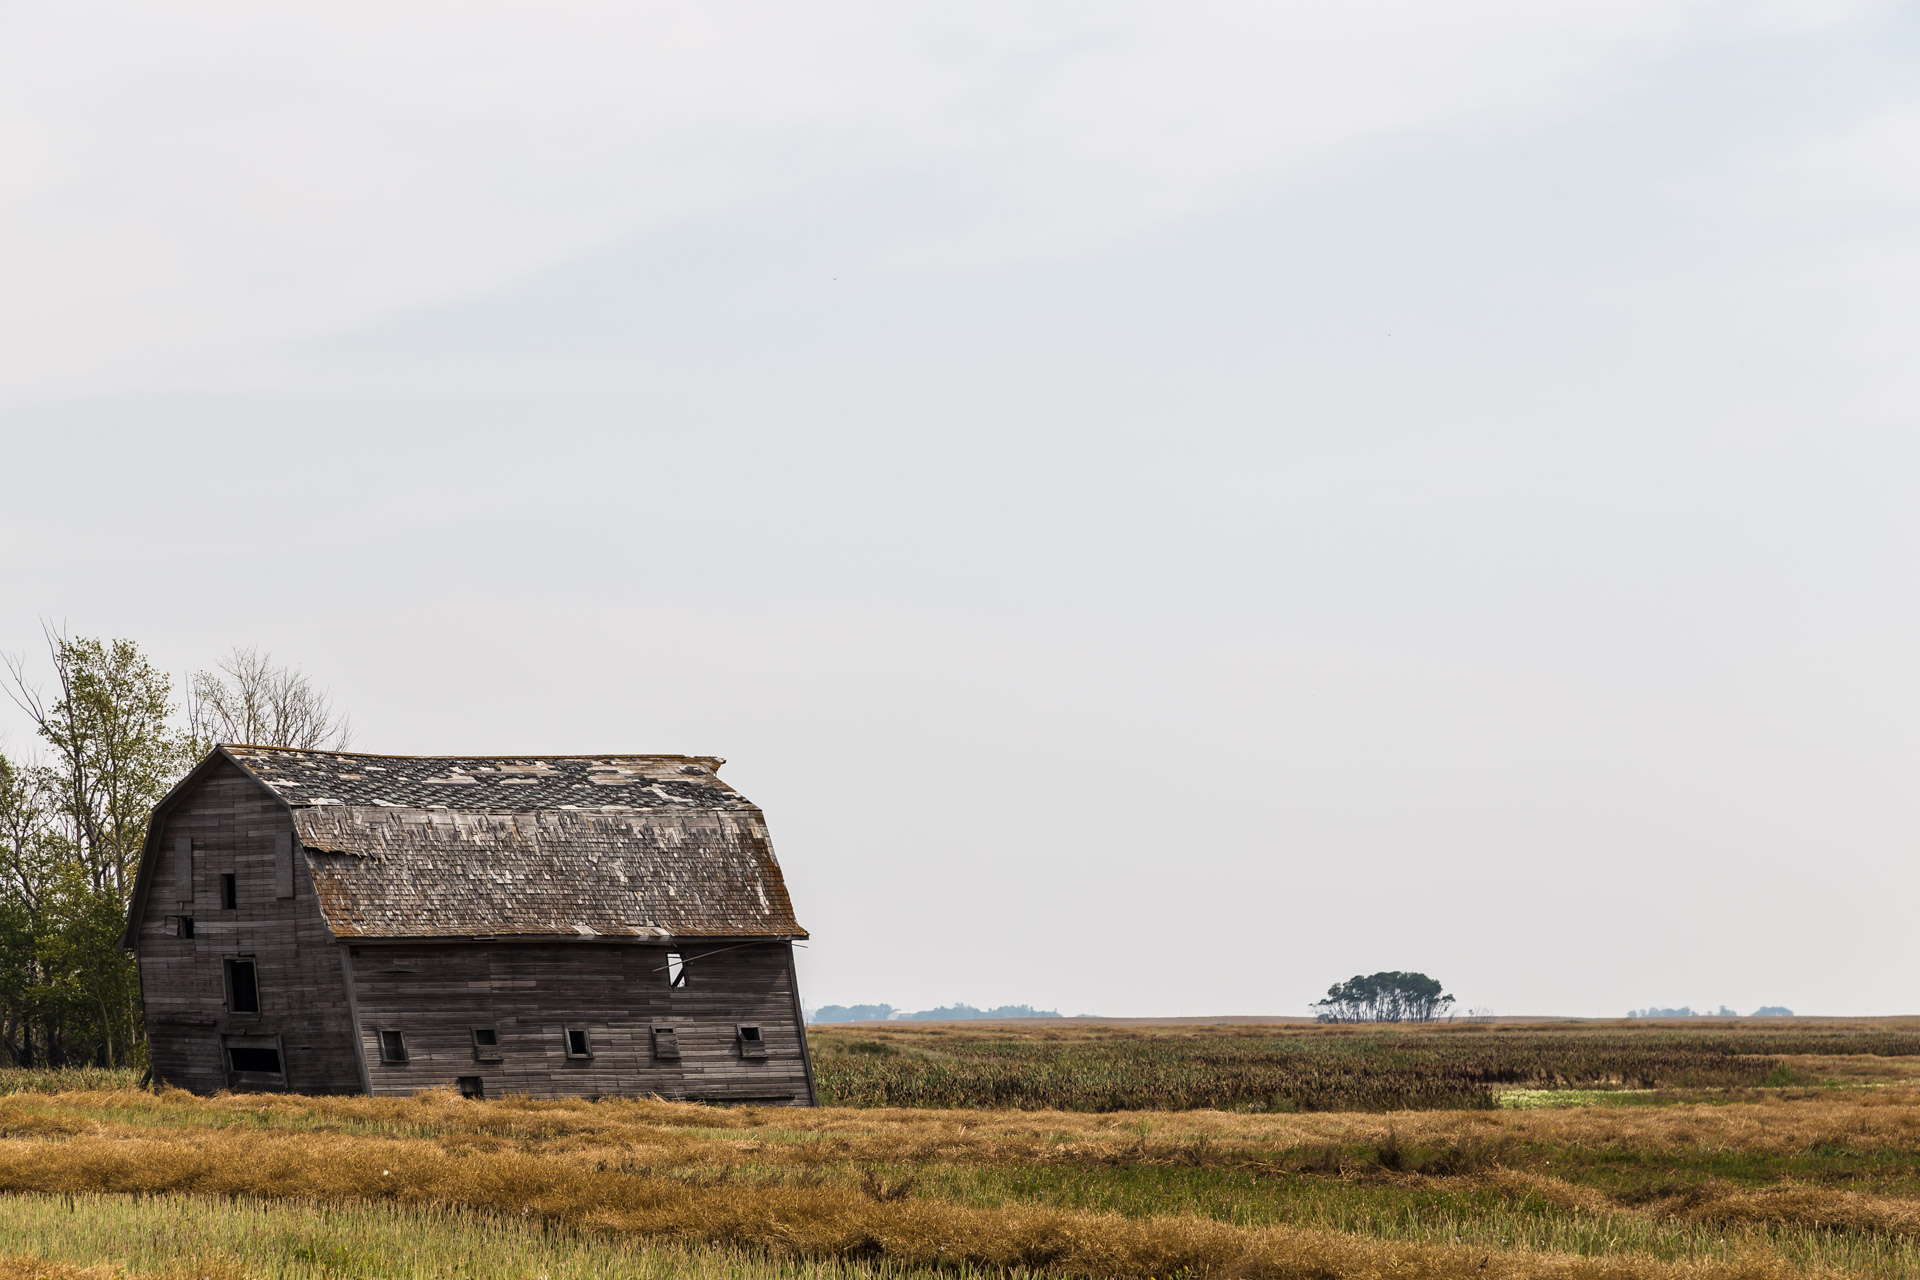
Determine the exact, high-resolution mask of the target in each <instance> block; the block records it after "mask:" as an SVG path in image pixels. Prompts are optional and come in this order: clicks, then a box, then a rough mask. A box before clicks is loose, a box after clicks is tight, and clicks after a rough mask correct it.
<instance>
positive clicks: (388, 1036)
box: [380, 1027, 407, 1063]
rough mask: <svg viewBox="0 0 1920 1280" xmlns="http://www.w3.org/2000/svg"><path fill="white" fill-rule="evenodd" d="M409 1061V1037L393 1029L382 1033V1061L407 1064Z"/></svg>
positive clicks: (389, 1028)
mask: <svg viewBox="0 0 1920 1280" xmlns="http://www.w3.org/2000/svg"><path fill="white" fill-rule="evenodd" d="M406 1060H407V1037H406V1036H405V1035H403V1034H401V1033H400V1032H398V1031H395V1030H394V1029H393V1028H392V1027H388V1028H386V1029H384V1030H382V1031H381V1032H380V1061H382V1062H396V1063H398V1062H405V1061H406Z"/></svg>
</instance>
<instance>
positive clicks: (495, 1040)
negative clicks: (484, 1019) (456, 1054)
mask: <svg viewBox="0 0 1920 1280" xmlns="http://www.w3.org/2000/svg"><path fill="white" fill-rule="evenodd" d="M473 1056H474V1058H475V1059H476V1060H477V1061H480V1062H498V1061H500V1032H499V1031H497V1030H496V1029H494V1028H493V1027H475V1028H474V1029H473Z"/></svg>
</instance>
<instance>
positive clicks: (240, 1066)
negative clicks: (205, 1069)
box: [227, 1045, 280, 1076]
mask: <svg viewBox="0 0 1920 1280" xmlns="http://www.w3.org/2000/svg"><path fill="white" fill-rule="evenodd" d="M227 1065H228V1066H229V1067H231V1068H232V1069H233V1070H234V1071H236V1072H240V1071H245V1072H248V1073H249V1074H252V1075H268V1076H277V1075H279V1074H280V1051H279V1050H278V1049H265V1048H255V1049H248V1048H243V1047H241V1046H240V1045H229V1046H228V1047H227Z"/></svg>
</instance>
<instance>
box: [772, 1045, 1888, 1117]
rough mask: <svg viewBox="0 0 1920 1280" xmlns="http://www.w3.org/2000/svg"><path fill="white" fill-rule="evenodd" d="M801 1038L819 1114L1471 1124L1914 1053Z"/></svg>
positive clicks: (1814, 1048)
mask: <svg viewBox="0 0 1920 1280" xmlns="http://www.w3.org/2000/svg"><path fill="white" fill-rule="evenodd" d="M810 1036H811V1039H812V1043H813V1046H814V1071H815V1076H816V1078H817V1082H818V1085H819V1090H820V1097H821V1101H822V1102H824V1103H830V1104H833V1105H838V1106H866V1107H995V1108H997V1107H1013V1108H1022V1109H1034V1110H1053V1111H1148V1110H1157V1111H1178V1110H1190V1109H1196V1108H1208V1109H1215V1110H1225V1111H1280V1112H1286V1111H1405V1110H1428V1109H1435V1108H1460V1109H1467V1110H1472V1109H1484V1108H1491V1107H1493V1106H1494V1105H1496V1102H1497V1097H1496V1090H1497V1089H1501V1088H1512V1087H1528V1088H1534V1089H1558V1088H1597V1087H1613V1088H1638V1089H1651V1088H1659V1087H1682V1088H1718V1089H1725V1088H1753V1087H1758V1086H1761V1085H1763V1084H1765V1083H1766V1082H1767V1081H1768V1079H1769V1077H1770V1076H1774V1075H1775V1073H1777V1072H1778V1071H1779V1070H1780V1069H1781V1066H1782V1064H1781V1062H1780V1061H1779V1059H1778V1057H1776V1056H1774V1055H1776V1054H1779V1053H1812V1052H1822V1053H1834V1052H1841V1051H1843V1050H1849V1049H1850V1050H1851V1051H1853V1052H1860V1053H1866V1052H1895V1051H1898V1052H1905V1053H1920V1035H1906V1034H1895V1033H1888V1032H1864V1033H1859V1034H1857V1035H1855V1036H1854V1037H1853V1038H1852V1039H1849V1037H1848V1035H1847V1034H1846V1033H1842V1032H1838V1031H1834V1032H1822V1033H1817V1034H1816V1033H1800V1034H1798V1035H1782V1034H1777V1033H1772V1032H1769V1031H1765V1030H1758V1031H1754V1032H1751V1033H1749V1032H1746V1031H1744V1030H1738V1031H1732V1032H1722V1033H1716V1034H1711V1035H1700V1034H1696V1033H1691V1032H1685V1031H1673V1030H1670V1029H1657V1030H1648V1031H1639V1030H1619V1029H1614V1028H1609V1029H1605V1030H1596V1031H1567V1030H1533V1029H1527V1030H1521V1031H1519V1032H1517V1033H1516V1032H1515V1031H1513V1030H1511V1029H1508V1028H1500V1029H1497V1030H1494V1029H1482V1028H1460V1029H1454V1030H1448V1031H1431V1030H1427V1031H1421V1030H1405V1029H1382V1030H1377V1031H1375V1030H1356V1029H1353V1028H1338V1029H1331V1030H1328V1029H1320V1028H1301V1029H1299V1030H1295V1031H1289V1032H1276V1031H1275V1030H1273V1029H1271V1028H1267V1029H1262V1030H1257V1031H1248V1030H1246V1029H1243V1028H1231V1029H1213V1028H1203V1029H1196V1030H1192V1031H1182V1032H1166V1031H1160V1032H1113V1031H1110V1030H1107V1031H1101V1032H1095V1033H1091V1034H1089V1033H1088V1032H1086V1031H1074V1030H1054V1029H1052V1028H1049V1029H1047V1030H1044V1031H1028V1030H1024V1029H1021V1030H1014V1029H1008V1028H993V1029H986V1028H982V1029H978V1030H974V1029H966V1030H961V1029H942V1030H941V1031H939V1032H928V1031H925V1030H920V1029H895V1028H892V1027H880V1028H874V1027H861V1028H857V1029H846V1030H842V1029H821V1028H814V1029H813V1030H812V1031H811V1032H810ZM1861 1046H1872V1048H1866V1047H1861Z"/></svg>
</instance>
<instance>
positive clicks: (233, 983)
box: [222, 960, 260, 1013]
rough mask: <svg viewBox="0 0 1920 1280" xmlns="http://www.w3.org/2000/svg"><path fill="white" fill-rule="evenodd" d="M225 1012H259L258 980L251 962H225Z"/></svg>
mask: <svg viewBox="0 0 1920 1280" xmlns="http://www.w3.org/2000/svg"><path fill="white" fill-rule="evenodd" d="M222 964H223V966H224V967H225V969H226V971H227V1012H228V1013H258V1012H260V979H259V975H258V974H257V972H256V971H255V969H254V965H253V961H251V960H226V961H223V962H222Z"/></svg>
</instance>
